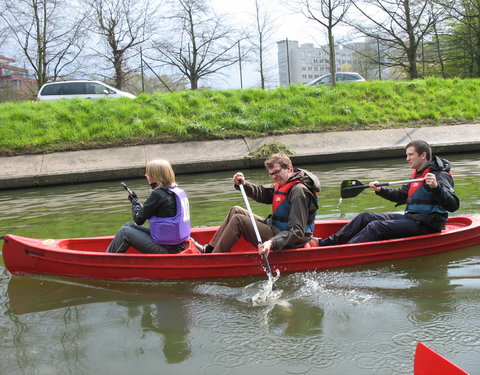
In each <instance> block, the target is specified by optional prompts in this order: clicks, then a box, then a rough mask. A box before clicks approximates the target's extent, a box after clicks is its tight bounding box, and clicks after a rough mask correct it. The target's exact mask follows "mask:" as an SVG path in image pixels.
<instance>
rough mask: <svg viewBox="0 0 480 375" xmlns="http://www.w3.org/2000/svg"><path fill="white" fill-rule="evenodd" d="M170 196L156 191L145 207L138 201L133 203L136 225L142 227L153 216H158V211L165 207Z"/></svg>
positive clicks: (144, 204)
mask: <svg viewBox="0 0 480 375" xmlns="http://www.w3.org/2000/svg"><path fill="white" fill-rule="evenodd" d="M167 201H168V196H167V195H166V193H165V194H162V191H161V190H154V191H153V192H152V194H150V196H149V197H148V198H147V200H146V201H145V202H144V203H143V205H142V204H141V203H140V202H139V201H138V200H137V201H135V200H134V201H133V202H132V216H133V221H135V224H138V225H142V224H144V223H145V221H147V220H148V219H150V218H151V217H152V216H158V211H159V210H160V209H161V207H162V206H165V205H166V203H167Z"/></svg>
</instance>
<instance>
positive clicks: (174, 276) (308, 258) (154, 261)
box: [2, 216, 480, 280]
mask: <svg viewBox="0 0 480 375" xmlns="http://www.w3.org/2000/svg"><path fill="white" fill-rule="evenodd" d="M347 222H348V221H347V220H328V221H317V222H316V229H315V235H316V236H319V237H326V236H328V235H329V234H331V233H334V232H335V231H336V230H338V229H339V228H340V227H341V226H343V225H345V224H346V223H347ZM216 229H217V227H210V228H208V227H206V228H193V230H192V236H193V237H194V238H196V239H197V241H199V242H200V243H207V242H208V240H209V239H210V238H211V237H212V236H213V234H214V233H215V230H216ZM111 239H112V237H92V238H78V239H34V238H27V237H21V236H15V235H10V234H9V235H6V237H5V240H4V244H3V252H2V255H3V260H4V263H5V266H6V267H7V269H8V270H9V271H10V272H11V273H12V274H15V275H30V274H51V275H64V276H74V277H86V278H96V279H107V280H178V279H199V278H226V277H247V276H264V275H265V270H264V268H263V263H262V259H261V257H260V256H258V253H257V252H256V250H255V248H254V247H253V246H252V245H250V244H248V243H246V242H245V241H244V240H243V239H242V240H240V241H239V242H238V243H237V244H236V246H235V247H234V248H233V249H232V252H230V253H219V254H199V253H198V251H197V250H196V249H195V247H194V246H193V244H190V246H189V248H188V249H187V250H186V251H184V252H182V253H180V254H153V255H152V254H141V253H138V252H136V251H135V250H134V249H129V250H128V251H127V252H126V253H124V254H109V253H105V252H104V251H105V249H106V248H107V246H108V244H109V243H110V241H111ZM477 244H480V220H478V219H476V218H474V217H470V216H459V217H453V218H450V219H449V222H448V225H447V229H446V230H445V231H442V232H441V233H435V234H430V235H424V236H416V237H409V238H404V239H395V240H387V241H378V242H371V243H359V244H351V245H338V246H327V247H320V248H319V247H307V248H301V249H288V250H279V251H275V252H272V253H271V254H270V256H269V262H270V265H271V267H272V269H273V270H275V269H279V270H280V272H281V273H282V274H287V273H294V272H305V271H314V270H324V269H332V268H338V267H348V266H353V265H359V264H367V263H374V262H380V261H386V260H394V259H402V258H412V257H418V256H425V255H431V254H436V253H441V252H446V251H451V250H456V249H460V248H464V247H467V246H472V245H477Z"/></svg>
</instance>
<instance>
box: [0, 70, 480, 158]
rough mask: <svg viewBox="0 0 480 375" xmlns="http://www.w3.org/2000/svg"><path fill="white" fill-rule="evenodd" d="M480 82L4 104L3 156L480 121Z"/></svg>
mask: <svg viewBox="0 0 480 375" xmlns="http://www.w3.org/2000/svg"><path fill="white" fill-rule="evenodd" d="M479 103H480V80H478V79H468V80H460V79H451V80H441V79H427V80H417V81H409V82H392V81H372V82H365V83H359V84H343V85H342V84H340V85H338V87H336V88H332V87H328V86H317V87H307V86H303V85H296V86H292V87H290V88H279V89H275V90H267V91H262V90H260V89H244V90H225V91H183V92H179V93H157V94H153V95H145V94H142V95H140V96H138V97H137V99H134V100H130V99H124V98H121V99H102V100H97V101H88V100H61V101H56V102H40V103H33V102H23V103H2V104H0V155H2V156H6V155H16V154H27V153H39V152H53V151H63V150H78V149H91V148H101V147H111V146H126V145H135V144H145V143H161V142H175V141H189V140H204V139H215V138H217V139H218V138H237V137H257V136H266V135H274V134H287V133H300V132H304V133H307V132H328V131H345V130H361V129H380V128H394V127H416V126H423V125H430V126H431V125H444V124H457V123H472V122H477V121H480V105H479Z"/></svg>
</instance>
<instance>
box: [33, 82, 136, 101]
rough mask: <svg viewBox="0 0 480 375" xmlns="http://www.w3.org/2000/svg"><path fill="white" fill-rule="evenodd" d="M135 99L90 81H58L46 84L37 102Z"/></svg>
mask: <svg viewBox="0 0 480 375" xmlns="http://www.w3.org/2000/svg"><path fill="white" fill-rule="evenodd" d="M106 97H108V98H120V97H126V98H132V99H133V98H135V95H133V94H130V93H128V92H125V91H121V90H119V89H116V88H115V87H112V86H109V85H107V84H106V83H103V82H100V81H90V80H75V81H58V82H49V83H45V84H44V85H43V86H42V87H41V88H40V90H39V91H38V94H37V100H40V101H43V100H58V99H73V98H83V99H101V98H106Z"/></svg>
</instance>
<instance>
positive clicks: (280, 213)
mask: <svg viewBox="0 0 480 375" xmlns="http://www.w3.org/2000/svg"><path fill="white" fill-rule="evenodd" d="M301 182H302V181H300V180H293V181H290V182H287V183H286V184H285V185H283V186H278V184H275V185H274V187H273V200H272V224H273V225H274V226H276V227H277V228H279V229H281V230H289V227H288V217H289V216H290V211H291V209H292V206H291V205H290V202H289V201H288V199H287V198H288V194H289V193H290V189H292V187H293V186H294V185H296V184H298V183H301ZM312 193H313V195H314V197H315V199H317V192H316V191H312ZM316 213H317V210H313V211H312V212H309V215H308V221H307V227H306V228H305V233H309V234H312V233H313V229H314V225H315V215H316Z"/></svg>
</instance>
